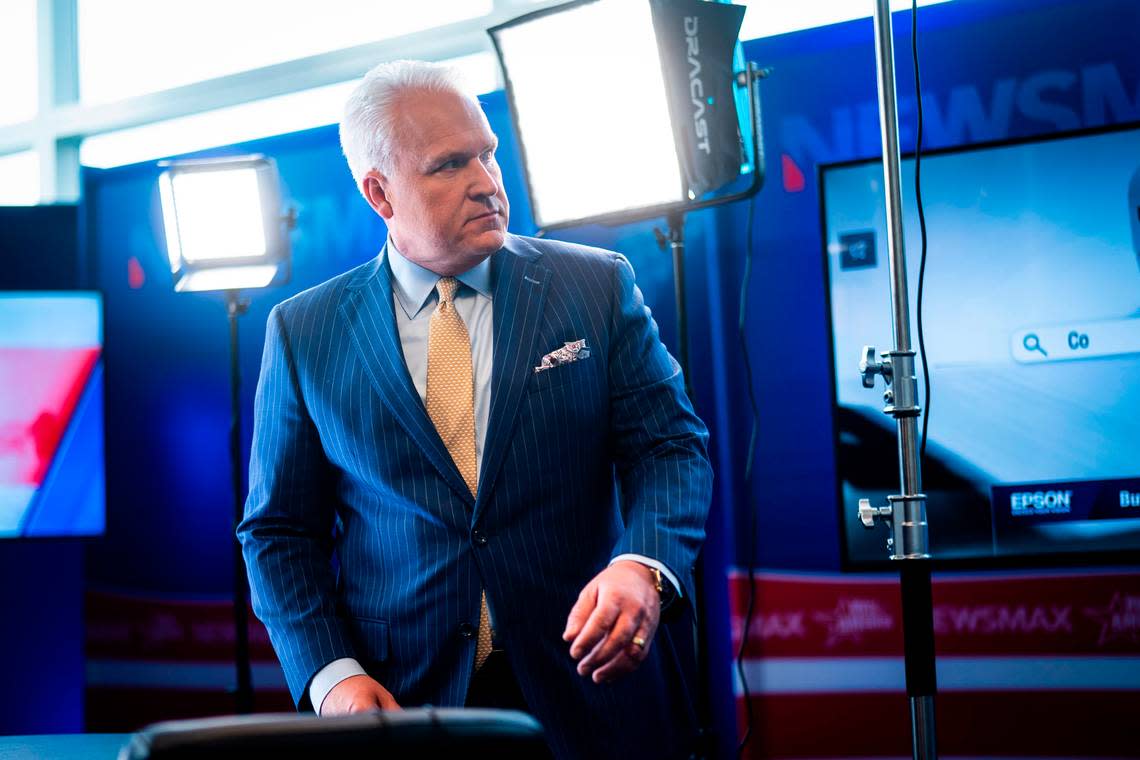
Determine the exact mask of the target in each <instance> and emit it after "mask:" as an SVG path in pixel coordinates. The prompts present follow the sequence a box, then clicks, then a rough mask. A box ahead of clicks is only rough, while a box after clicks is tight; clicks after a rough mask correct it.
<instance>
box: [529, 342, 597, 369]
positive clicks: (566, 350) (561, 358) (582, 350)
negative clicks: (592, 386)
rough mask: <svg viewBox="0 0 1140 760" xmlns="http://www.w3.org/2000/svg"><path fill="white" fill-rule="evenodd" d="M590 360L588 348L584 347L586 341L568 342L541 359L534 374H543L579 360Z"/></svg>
mask: <svg viewBox="0 0 1140 760" xmlns="http://www.w3.org/2000/svg"><path fill="white" fill-rule="evenodd" d="M588 358H590V347H589V346H587V345H586V340H585V338H583V339H582V340H568V341H566V342H565V343H564V344H563V345H562V348H556V349H554V350H553V351H551V352H550V353H549V354H547V355H546V356H544V357H542V362H541V363H540V364H539V365H538V366H537V367H535V368H534V372H535V374H538V373H539V372H545V371H546V370H548V369H553V368H554V367H557V366H559V365H562V364H569V363H570V362H576V361H578V360H579V359H588Z"/></svg>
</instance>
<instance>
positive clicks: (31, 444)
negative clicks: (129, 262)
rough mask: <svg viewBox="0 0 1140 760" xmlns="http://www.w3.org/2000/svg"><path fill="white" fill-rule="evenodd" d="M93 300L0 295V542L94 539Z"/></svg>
mask: <svg viewBox="0 0 1140 760" xmlns="http://www.w3.org/2000/svg"><path fill="white" fill-rule="evenodd" d="M102 333H103V319H102V300H101V297H100V296H99V294H97V293H72V292H69V293H23V292H20V293H16V292H10V293H0V538H15V537H25V536H37V537H45V536H91V535H98V534H100V533H102V532H103V526H104V520H105V517H104V516H105V502H106V489H105V487H104V465H103V362H102V354H103V346H102V344H103V340H102Z"/></svg>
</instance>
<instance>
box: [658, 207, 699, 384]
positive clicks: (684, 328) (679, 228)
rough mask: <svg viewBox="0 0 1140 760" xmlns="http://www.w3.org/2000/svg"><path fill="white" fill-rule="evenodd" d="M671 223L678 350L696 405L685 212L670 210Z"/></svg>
mask: <svg viewBox="0 0 1140 760" xmlns="http://www.w3.org/2000/svg"><path fill="white" fill-rule="evenodd" d="M665 221H666V223H667V224H668V225H669V248H670V249H671V250H672V252H673V298H674V300H675V302H676V305H677V352H678V353H679V354H680V356H679V357H678V359H680V361H681V372H682V374H683V375H684V378H685V393H686V394H688V396H689V401H691V402H692V403H693V404H694V406H695V405H696V400H695V399H694V398H693V381H692V379H691V378H690V376H689V317H688V310H687V309H686V308H685V214H684V213H683V212H680V211H673V212H670V213H669V215H668V216H666V217H665Z"/></svg>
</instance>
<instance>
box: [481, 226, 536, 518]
mask: <svg viewBox="0 0 1140 760" xmlns="http://www.w3.org/2000/svg"><path fill="white" fill-rule="evenodd" d="M541 257H542V254H541V253H539V252H538V251H535V250H533V249H532V248H530V247H529V246H527V245H526V244H525V243H524V242H523V241H520V240H519V239H518V238H513V237H512V238H508V242H507V245H506V246H505V247H504V248H503V249H502V250H500V251H499V252H498V253H496V254H495V257H494V258H493V259H492V260H491V267H492V270H491V271H492V281H493V282H494V297H493V299H492V304H493V313H492V320H491V321H492V325H493V328H492V329H493V330H494V358H493V360H492V367H491V413H490V418H489V419H488V421H487V434H486V438H485V442H484V445H483V463H482V468H481V470H480V474H479V497H478V499H476V502H475V513H474V514H473V515H472V523H474V522H476V521H477V520H478V519H479V515H480V512H481V511H482V509H483V505H485V504H486V501H487V498H488V496H487V495H488V494H489V493H490V492H491V490H492V489H493V488H494V486H495V478H496V477H497V476H498V474H499V468H500V467H501V466H502V464H503V458H504V456H505V455H506V452H507V447H508V444H509V443H510V439H511V433H512V431H513V430H514V425H515V419H516V417H517V416H518V411H519V404H520V402H521V400H522V394H523V391H524V390H525V388H526V384H527V381H528V380H529V379H530V376H531V374H533V372H534V365H535V364H536V363H537V359H536V357H535V345H536V344H535V342H536V340H537V338H538V332H539V327H540V326H541V324H542V308H543V304H544V303H545V300H546V290H547V287H548V286H549V279H550V270H549V269H547V268H546V267H544V266H542V265H541V264H540V263H539V259H541Z"/></svg>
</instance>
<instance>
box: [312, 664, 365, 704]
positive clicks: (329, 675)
mask: <svg viewBox="0 0 1140 760" xmlns="http://www.w3.org/2000/svg"><path fill="white" fill-rule="evenodd" d="M362 675H365V672H364V668H362V667H360V663H359V662H357V661H356V660H354V659H353V658H351V657H342V658H340V659H339V660H333V661H332V662H330V663H329V664H328V665H325V666H324V667H323V668H321V669H320V670H318V671H317V674H316V675H315V676H313V682H312V683H311V684H309V700H310V701H311V702H312V703H313V710H315V711H316V713H317V715H320V714H321V707H323V706H324V703H325V697H327V696H328V695H329V692H330V691H332V690H333V687H334V686H336V685H337V684H338V683H340V682H341V681H343V680H344V679H346V678H351V677H352V676H362Z"/></svg>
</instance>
